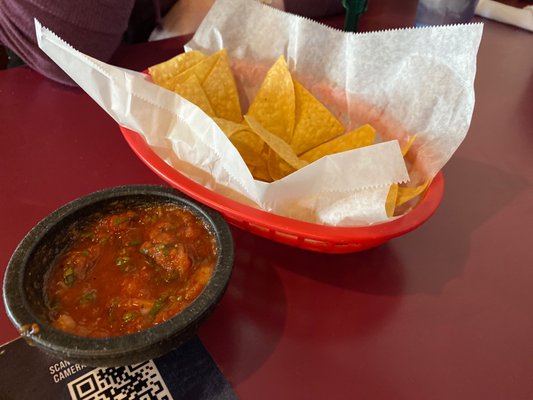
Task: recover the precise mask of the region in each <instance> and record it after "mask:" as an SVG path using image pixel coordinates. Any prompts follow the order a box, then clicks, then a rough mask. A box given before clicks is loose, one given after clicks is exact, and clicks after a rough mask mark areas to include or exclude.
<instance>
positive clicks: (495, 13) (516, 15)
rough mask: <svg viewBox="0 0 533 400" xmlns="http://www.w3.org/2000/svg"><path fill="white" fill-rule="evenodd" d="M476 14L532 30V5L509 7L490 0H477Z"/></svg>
mask: <svg viewBox="0 0 533 400" xmlns="http://www.w3.org/2000/svg"><path fill="white" fill-rule="evenodd" d="M476 14H477V15H479V16H480V17H484V18H488V19H493V20H495V21H499V22H503V23H505V24H509V25H514V26H518V27H519V28H522V29H526V30H529V31H533V6H526V7H524V8H517V7H511V6H508V5H506V4H502V3H499V2H497V1H492V0H479V3H478V5H477V7H476Z"/></svg>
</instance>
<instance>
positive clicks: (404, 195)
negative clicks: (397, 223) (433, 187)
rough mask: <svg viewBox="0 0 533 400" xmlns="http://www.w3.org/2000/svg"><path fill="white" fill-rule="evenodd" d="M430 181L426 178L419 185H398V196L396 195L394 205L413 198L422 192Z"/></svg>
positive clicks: (397, 205)
mask: <svg viewBox="0 0 533 400" xmlns="http://www.w3.org/2000/svg"><path fill="white" fill-rule="evenodd" d="M430 183H431V180H427V181H426V182H424V183H423V184H421V185H420V186H415V187H401V186H400V187H398V197H396V207H399V206H401V205H402V204H405V203H406V202H408V201H409V200H411V199H414V198H415V197H416V196H418V195H420V194H422V193H423V192H424V191H425V190H426V189H427V187H428V186H429V184H430Z"/></svg>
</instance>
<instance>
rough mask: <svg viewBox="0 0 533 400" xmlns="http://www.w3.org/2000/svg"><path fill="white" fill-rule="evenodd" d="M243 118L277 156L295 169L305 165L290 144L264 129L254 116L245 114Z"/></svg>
mask: <svg viewBox="0 0 533 400" xmlns="http://www.w3.org/2000/svg"><path fill="white" fill-rule="evenodd" d="M244 119H245V120H246V122H247V123H248V125H249V126H250V128H251V129H252V131H253V132H254V133H256V134H257V136H259V137H260V138H261V139H263V141H264V142H265V143H266V144H267V145H268V146H269V147H270V149H271V150H273V151H274V152H275V153H276V154H277V155H278V156H280V157H281V158H282V159H283V160H285V161H286V162H287V163H288V164H289V165H290V166H291V167H293V168H295V169H300V168H303V167H305V166H306V165H307V162H305V161H302V160H300V159H299V158H298V156H297V155H296V153H294V151H293V150H292V148H291V146H290V145H289V144H288V143H287V142H285V141H284V140H283V139H281V138H279V137H278V136H276V135H274V134H273V133H272V132H269V131H268V130H266V129H265V128H264V127H263V126H261V124H259V123H258V122H257V121H256V120H255V118H253V117H251V116H245V117H244Z"/></svg>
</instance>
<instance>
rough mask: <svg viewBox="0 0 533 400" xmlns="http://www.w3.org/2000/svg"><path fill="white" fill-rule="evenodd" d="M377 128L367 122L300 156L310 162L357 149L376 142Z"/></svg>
mask: <svg viewBox="0 0 533 400" xmlns="http://www.w3.org/2000/svg"><path fill="white" fill-rule="evenodd" d="M374 139H375V130H374V128H372V126H370V125H368V124H366V125H363V126H361V127H359V128H357V129H355V130H353V131H351V132H350V133H347V134H345V135H342V136H339V137H336V138H335V139H332V140H330V141H328V142H326V143H323V144H321V145H319V146H317V147H315V148H313V149H311V150H309V151H306V152H305V153H303V154H302V155H300V158H301V159H302V160H304V161H307V162H309V163H311V162H313V161H316V160H318V159H319V158H322V157H324V156H327V155H330V154H335V153H340V152H342V151H347V150H352V149H357V148H359V147H363V146H369V145H371V144H373V143H374Z"/></svg>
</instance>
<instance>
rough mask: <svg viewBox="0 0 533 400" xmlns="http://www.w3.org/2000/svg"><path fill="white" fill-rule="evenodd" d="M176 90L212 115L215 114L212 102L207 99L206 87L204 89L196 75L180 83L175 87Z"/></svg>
mask: <svg viewBox="0 0 533 400" xmlns="http://www.w3.org/2000/svg"><path fill="white" fill-rule="evenodd" d="M174 92H176V93H177V94H179V95H180V96H181V97H184V98H186V99H187V100H189V101H190V102H191V103H193V104H196V105H197V106H198V107H200V108H201V109H202V110H204V112H205V113H206V114H207V115H209V116H210V117H214V116H215V112H214V111H213V108H212V107H211V103H210V102H209V100H208V99H207V96H206V94H205V92H204V89H202V85H200V82H199V81H198V78H197V77H196V75H191V76H190V77H189V79H187V80H186V81H185V82H181V83H178V84H177V85H176V87H175V88H174Z"/></svg>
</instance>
